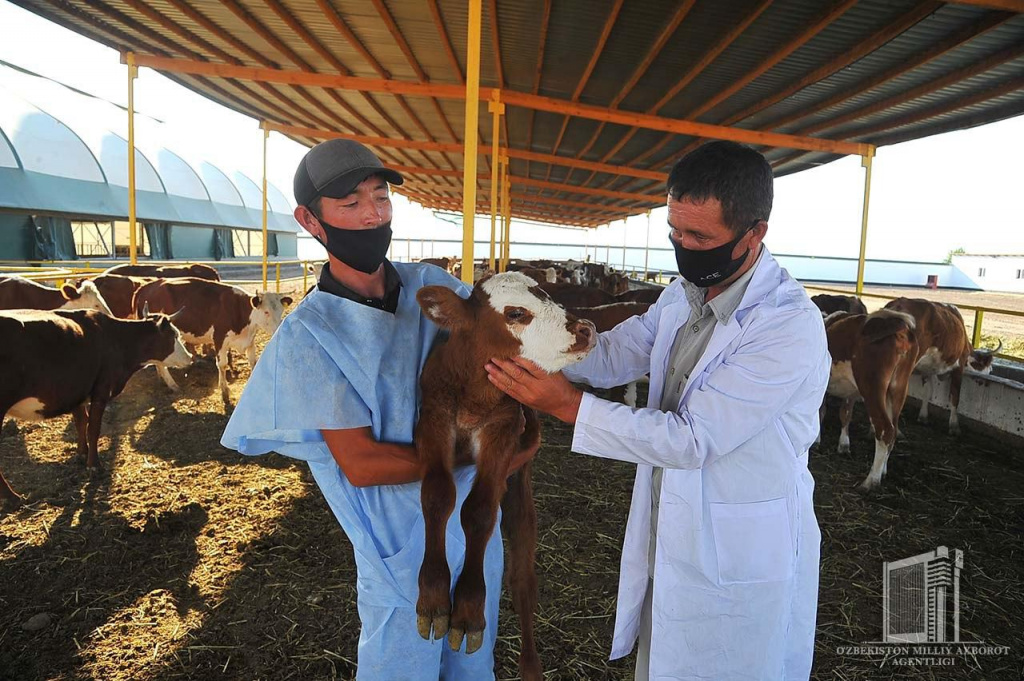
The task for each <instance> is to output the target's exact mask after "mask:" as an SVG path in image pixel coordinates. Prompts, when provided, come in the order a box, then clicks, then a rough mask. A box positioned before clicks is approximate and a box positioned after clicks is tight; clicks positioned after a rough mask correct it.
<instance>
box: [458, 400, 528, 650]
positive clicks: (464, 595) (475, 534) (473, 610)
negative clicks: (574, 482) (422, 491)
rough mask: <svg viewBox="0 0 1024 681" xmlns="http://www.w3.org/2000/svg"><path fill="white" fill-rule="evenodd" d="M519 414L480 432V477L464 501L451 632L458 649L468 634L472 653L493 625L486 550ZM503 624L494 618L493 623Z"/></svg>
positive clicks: (515, 443) (468, 646)
mask: <svg viewBox="0 0 1024 681" xmlns="http://www.w3.org/2000/svg"><path fill="white" fill-rule="evenodd" d="M516 416H517V418H516V421H515V422H514V423H509V422H508V421H500V422H497V423H495V424H492V425H491V426H490V427H488V428H485V429H484V430H483V431H482V432H481V433H480V451H479V453H478V455H477V464H476V467H477V474H476V480H475V481H474V482H473V489H472V490H470V492H469V496H468V497H467V498H466V501H465V503H464V504H463V505H462V529H463V531H464V532H465V534H466V560H465V563H463V567H462V574H460V575H459V580H458V582H457V583H456V584H455V598H454V603H453V604H452V619H451V629H450V630H449V632H448V645H450V646H451V647H452V650H459V649H460V648H461V647H462V639H463V637H465V639H466V652H467V653H475V652H476V651H477V650H479V649H480V647H481V646H482V645H483V641H484V628H485V627H486V626H487V623H486V621H485V617H484V606H485V605H486V600H487V585H486V583H485V582H484V554H485V551H486V549H487V542H488V540H489V539H490V537H491V533H492V532H493V531H494V525H495V523H496V521H497V518H498V505H499V503H500V502H501V497H502V495H503V494H504V492H505V479H506V478H507V477H508V467H509V464H510V463H511V461H512V455H513V454H514V452H515V449H516V446H517V445H518V438H512V437H509V434H510V433H515V432H516V431H517V430H518V427H517V426H518V416H519V415H518V414H516ZM497 624H498V623H497V622H491V626H497Z"/></svg>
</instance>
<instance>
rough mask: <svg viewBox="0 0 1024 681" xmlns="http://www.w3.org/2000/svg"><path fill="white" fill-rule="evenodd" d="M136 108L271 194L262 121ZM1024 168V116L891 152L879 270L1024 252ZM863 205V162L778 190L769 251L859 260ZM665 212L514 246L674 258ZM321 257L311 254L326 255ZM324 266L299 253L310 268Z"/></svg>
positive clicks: (15, 15) (89, 46)
mask: <svg viewBox="0 0 1024 681" xmlns="http://www.w3.org/2000/svg"><path fill="white" fill-rule="evenodd" d="M0 37H2V40H0V60H2V61H6V62H8V63H11V64H15V65H17V66H20V67H22V68H25V69H28V70H30V71H34V72H36V73H39V74H41V75H44V76H47V77H49V78H53V79H55V80H59V81H61V82H63V83H65V84H67V85H71V86H73V87H76V88H79V89H81V90H84V91H86V92H88V93H90V94H93V95H96V96H98V97H102V98H104V99H107V100H110V101H112V102H114V103H117V104H120V105H126V104H127V98H128V95H127V67H126V66H123V65H121V64H120V59H119V55H118V53H117V52H116V51H114V50H112V49H109V48H107V47H104V46H102V45H100V44H99V43H96V42H93V41H91V40H89V39H87V38H85V37H83V36H80V35H78V34H76V33H73V32H71V31H69V30H67V29H64V28H62V27H60V26H58V25H56V24H53V23H51V22H49V21H47V20H45V19H43V18H41V17H38V16H36V15H34V14H32V13H31V12H28V11H26V10H23V9H21V8H19V7H16V6H14V5H12V4H10V3H8V2H6V0H0ZM40 46H45V49H41V47H40ZM135 107H136V110H137V111H138V112H140V113H141V114H145V115H147V116H150V117H153V118H155V119H158V120H160V121H162V122H163V123H165V124H166V125H165V126H162V128H163V129H164V130H165V131H167V132H166V133H165V134H166V136H167V138H168V140H169V144H168V146H169V148H171V149H173V150H175V151H178V150H180V151H182V152H184V153H185V154H187V156H188V157H193V156H195V155H199V156H200V157H201V158H205V159H207V160H209V161H211V162H212V163H214V164H215V165H219V166H221V167H222V168H224V169H225V170H227V169H233V168H237V169H240V170H242V171H243V172H245V173H246V174H247V175H249V176H250V177H252V178H253V179H255V180H257V182H258V181H259V178H260V177H261V175H262V132H261V131H260V130H259V127H258V122H257V121H256V120H254V119H252V118H249V117H247V116H244V115H242V114H239V113H236V112H234V111H232V110H230V109H228V108H226V107H223V106H221V105H219V104H216V103H214V102H212V101H210V100H207V99H205V98H203V97H202V96H200V95H198V94H196V93H194V92H192V91H191V90H188V89H187V88H184V87H182V86H180V85H178V84H176V83H174V82H173V81H171V80H170V79H168V78H166V77H164V76H162V75H160V74H159V73H156V72H154V71H152V70H150V69H146V68H143V69H140V73H139V78H138V80H137V81H136V87H135ZM304 152H305V148H304V147H303V146H302V145H300V144H298V143H296V142H293V141H291V140H289V139H287V138H285V137H283V136H281V135H279V134H277V133H271V135H270V140H269V143H268V172H267V175H268V178H269V180H270V182H271V183H273V184H274V185H276V186H277V187H278V188H279V189H280V190H281V191H282V193H284V194H285V196H287V197H288V199H289V200H291V199H292V197H291V186H292V176H293V173H294V170H295V167H296V165H297V164H298V161H299V159H301V158H302V155H303V153H304ZM1022 155H1024V116H1019V117H1017V118H1014V119H1010V120H1007V121H1002V122H999V123H993V124H990V125H986V126H982V127H979V128H974V129H971V130H964V131H959V132H952V133H947V134H943V135H936V136H934V137H929V138H925V139H922V140H916V141H913V142H905V143H903V144H898V145H893V146H887V147H881V148H879V149H878V151H877V154H876V156H875V160H874V168H873V174H872V183H871V193H870V210H869V233H868V246H867V257H868V258H874V259H891V260H913V261H932V262H936V261H942V260H944V259H945V258H946V256H947V255H948V254H949V252H950V251H952V250H954V249H957V248H962V249H964V250H966V251H967V252H969V253H1024V199H1022V194H1024V192H1022V189H1024V172H1022V171H1021V167H1020V159H1021V157H1022ZM863 196H864V170H863V169H862V168H861V165H860V158H859V157H848V158H844V159H841V160H839V161H836V162H833V163H830V164H827V165H824V166H821V167H819V168H816V169H813V170H808V171H804V172H801V173H797V174H795V175H789V176H786V177H783V178H779V179H777V180H776V182H775V203H774V209H773V212H772V216H771V219H770V220H769V231H768V235H767V237H766V239H765V243H766V244H767V245H768V247H769V248H770V249H771V250H772V251H773V252H775V253H785V254H793V255H819V256H826V255H828V256H840V257H856V256H857V251H858V248H859V242H860V225H861V212H862V202H863ZM394 204H395V213H394V218H393V221H392V228H393V230H394V232H395V237H396V239H403V238H414V239H419V238H426V239H429V238H431V237H434V238H435V239H455V238H459V237H460V235H461V229H460V228H459V227H458V226H456V225H453V224H450V223H448V222H444V221H441V220H437V219H435V217H434V215H433V214H432V213H431V212H430V211H427V210H424V209H422V208H420V207H419V206H417V205H416V204H412V203H410V202H408V201H406V200H405V199H404V198H402V197H398V196H396V197H395V200H394ZM665 213H666V211H665V209H664V208H661V209H657V210H655V211H653V212H652V214H651V217H650V220H648V218H647V217H645V216H637V217H633V218H630V219H629V220H628V221H621V220H620V221H617V222H615V223H612V224H611V225H609V226H606V227H600V228H598V229H596V230H593V231H589V232H588V231H586V230H579V229H563V228H557V227H551V226H537V225H533V224H531V223H524V222H519V221H515V220H514V221H513V225H512V240H513V242H515V241H521V242H545V243H556V242H572V243H589V244H591V245H595V244H600V245H605V244H611V245H612V246H613V247H614V246H616V245H617V246H619V247H620V249H621V245H622V244H623V243H626V244H628V245H629V246H631V247H641V248H642V247H643V246H644V244H645V243H646V242H647V241H648V239H649V240H650V244H651V246H652V247H654V246H658V247H668V241H667V234H668V228H667V227H666V218H665ZM476 225H477V227H476V230H477V232H476V233H477V238H478V239H481V238H483V234H484V233H485V232H486V233H488V234H489V232H490V220H489V217H488V218H482V217H480V216H478V217H477V219H476ZM648 225H650V227H649V228H648ZM648 229H650V233H649V234H648ZM304 248H310V246H308V245H307V246H304ZM318 248H319V247H318V246H316V245H315V244H314V245H313V246H312V249H313V250H314V251H315V250H317V249H318ZM514 253H515V251H514ZM620 253H621V250H620ZM443 254H444V253H440V252H438V253H437V255H443ZM312 255H313V253H312V252H309V251H307V252H306V253H301V252H300V256H303V257H306V256H309V257H312ZM613 261H614V258H613Z"/></svg>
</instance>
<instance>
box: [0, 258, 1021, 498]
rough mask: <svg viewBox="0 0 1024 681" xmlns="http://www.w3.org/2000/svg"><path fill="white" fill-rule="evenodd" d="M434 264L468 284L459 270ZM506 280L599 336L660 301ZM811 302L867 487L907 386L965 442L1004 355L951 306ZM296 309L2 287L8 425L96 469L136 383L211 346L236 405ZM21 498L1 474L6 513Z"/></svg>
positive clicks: (193, 271)
mask: <svg viewBox="0 0 1024 681" xmlns="http://www.w3.org/2000/svg"><path fill="white" fill-rule="evenodd" d="M425 262H428V263H430V264H434V265H437V266H439V267H442V268H444V269H446V270H447V271H449V272H451V273H453V274H455V275H456V276H459V275H461V264H460V263H459V262H458V261H457V260H455V259H449V258H437V259H434V258H431V259H426V260H425ZM508 269H509V270H511V271H518V272H521V273H522V274H524V275H526V276H527V277H529V278H530V279H532V280H534V281H536V282H537V287H538V288H539V289H540V290H543V291H544V292H545V293H546V294H547V295H548V296H549V297H550V298H551V299H552V300H554V301H555V302H556V303H558V304H559V305H561V306H563V307H564V308H566V310H567V311H569V312H570V313H571V314H572V315H575V316H576V317H578V318H581V319H588V320H590V321H591V322H593V324H594V326H595V328H596V330H597V331H598V332H602V331H607V330H609V329H612V328H614V327H615V326H616V325H618V324H619V323H621V322H623V321H625V320H626V319H629V318H630V317H633V316H635V315H639V314H643V313H644V312H646V311H647V310H648V308H649V307H650V306H651V305H653V304H654V303H655V302H656V301H657V298H658V295H659V293H660V291H661V290H662V289H661V288H660V287H643V288H635V289H630V286H629V279H628V278H627V276H626V275H625V274H623V273H621V272H616V271H614V270H612V269H611V268H609V267H606V266H605V265H602V264H597V263H590V262H578V261H571V260H570V261H565V262H556V261H551V260H532V261H512V262H511V263H509V266H508ZM486 274H488V271H487V267H486V263H484V264H477V265H476V266H475V272H474V275H475V278H476V279H478V280H479V279H480V278H482V277H484V276H485V275H486ZM812 300H813V301H814V303H815V304H816V305H817V306H818V307H819V309H820V310H821V313H822V318H823V320H824V324H825V329H826V335H827V338H828V348H829V353H830V354H831V356H832V372H831V377H830V380H829V385H828V395H831V396H833V397H835V398H838V399H839V401H840V404H841V407H840V420H841V424H842V431H841V434H840V438H839V443H838V451H839V452H848V451H849V450H850V436H849V424H850V420H851V418H852V414H853V405H854V403H855V402H857V401H863V403H864V406H865V408H866V411H867V414H868V418H869V420H870V425H871V428H872V431H873V433H874V438H875V456H874V461H873V463H872V466H871V470H870V473H869V474H868V476H867V478H866V479H865V480H864V482H863V483H862V484H861V488H862V489H863V490H865V491H870V490H872V489H875V488H877V487H878V486H879V485H880V484H881V481H882V477H883V476H884V475H885V471H886V463H887V459H888V456H889V454H890V452H891V451H892V449H893V447H894V445H895V444H896V438H897V435H898V427H899V425H898V415H899V413H900V411H901V410H902V407H903V404H904V401H905V399H906V397H907V391H908V387H909V381H910V377H911V374H912V373H917V374H919V375H920V376H921V378H922V379H923V380H924V381H925V382H926V383H927V384H928V385H929V390H930V391H931V392H934V390H935V389H936V386H937V385H938V377H939V376H942V375H948V376H949V390H950V394H949V404H950V409H949V412H950V417H949V430H950V433H951V434H956V433H957V432H958V430H959V424H958V418H957V408H958V404H959V398H960V387H961V383H962V380H963V374H964V371H965V370H967V371H974V372H979V373H988V372H990V371H991V369H992V360H993V356H994V355H995V353H997V352H998V351H999V348H996V349H995V350H986V349H980V348H974V347H972V345H971V343H970V341H969V339H968V337H967V333H966V329H965V326H964V321H963V318H962V316H961V315H960V312H959V311H958V310H957V308H956V307H955V306H953V305H949V304H944V303H935V302H930V301H926V300H922V299H911V298H898V299H896V300H893V301H890V302H889V303H888V304H887V305H886V306H885V307H884V308H882V309H880V310H878V311H876V312H873V313H871V314H868V313H867V309H866V308H865V306H864V304H863V303H862V302H861V301H860V300H859V299H858V298H856V297H853V296H842V295H827V294H822V295H816V296H814V297H813V298H812ZM291 303H292V299H291V298H290V297H289V296H287V295H281V294H277V293H258V294H250V293H248V292H246V291H244V290H243V289H241V288H239V287H237V286H231V285H228V284H225V283H222V282H221V281H220V277H219V275H218V273H217V271H216V270H215V269H213V268H212V267H208V266H206V265H198V264H192V265H167V266H160V265H118V266H116V267H112V268H110V269H109V270H107V271H105V272H103V273H102V274H100V275H98V276H94V277H90V278H86V279H82V280H80V281H76V282H68V283H64V284H63V285H62V286H60V287H59V288H52V287H49V286H44V285H42V284H38V283H35V282H33V281H29V280H27V279H24V278H22V277H19V276H7V277H3V276H0V377H2V380H0V415H2V416H3V418H4V419H6V417H13V418H15V419H23V420H41V419H47V418H52V417H55V416H58V415H63V414H69V413H70V414H71V415H72V416H73V417H74V423H75V428H76V432H77V439H78V444H77V447H78V454H79V455H80V456H82V457H83V458H84V459H85V463H86V465H87V466H97V465H98V464H99V459H98V455H97V451H96V448H97V441H98V439H99V433H100V426H101V422H102V417H103V411H104V409H105V408H106V406H107V404H108V403H109V402H110V400H112V399H114V398H115V397H116V396H117V395H118V394H120V392H121V391H122V390H123V389H124V387H125V384H126V383H127V382H128V380H129V379H130V378H131V376H132V375H133V374H134V373H135V372H136V371H138V370H139V369H141V368H142V367H144V366H148V365H153V366H155V367H156V370H157V372H158V373H159V375H160V377H161V378H162V379H163V381H164V382H165V383H166V385H167V386H168V388H169V389H171V390H177V389H178V386H177V384H176V382H175V380H174V378H173V377H172V376H171V373H170V371H169V369H172V368H184V367H186V366H188V365H189V363H190V362H191V361H192V353H190V351H189V350H188V349H186V346H185V344H184V343H188V344H190V345H192V346H194V347H200V346H211V347H212V348H213V354H214V356H215V359H216V365H217V370H218V387H219V389H220V391H221V395H222V397H223V399H224V401H225V403H228V402H229V394H228V382H227V375H228V368H229V351H231V350H234V351H235V352H238V353H244V354H245V355H246V358H247V359H248V361H249V363H250V365H254V364H255V361H256V346H255V336H256V332H257V330H261V331H263V332H264V333H266V334H267V335H272V334H273V333H274V331H275V330H276V329H277V327H278V326H279V325H280V323H281V318H282V314H283V312H284V309H285V307H286V306H288V305H290V304H291ZM1000 347H1001V346H1000ZM616 398H617V399H620V400H621V401H623V402H625V403H626V404H629V405H631V406H635V405H636V386H635V385H630V386H623V387H622V388H621V389H620V390H619V391H618V394H617V395H616ZM927 414H928V400H922V404H921V410H920V412H919V415H918V416H919V419H920V420H926V419H927ZM821 417H822V419H824V417H825V403H824V402H823V403H822V407H821ZM19 500H20V497H19V496H18V495H17V494H16V493H15V492H14V490H12V489H11V487H10V486H9V485H8V484H7V482H6V480H5V479H4V478H3V475H2V473H0V502H6V503H17V502H18V501H19Z"/></svg>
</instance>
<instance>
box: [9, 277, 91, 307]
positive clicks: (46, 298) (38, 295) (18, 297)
mask: <svg viewBox="0 0 1024 681" xmlns="http://www.w3.org/2000/svg"><path fill="white" fill-rule="evenodd" d="M0 310H97V311H99V312H102V313H104V314H108V315H109V314H111V312H110V308H109V307H108V306H107V301H105V300H104V299H103V295H102V294H101V293H100V292H99V289H97V288H96V286H95V285H94V284H92V283H91V282H88V281H86V282H83V283H82V284H81V285H80V286H78V287H77V288H76V287H75V286H74V285H73V284H64V285H63V286H61V287H60V288H50V287H49V286H43V285H42V284H37V283H36V282H34V281H29V280H28V279H24V278H22V277H17V276H15V277H8V278H7V279H3V280H0Z"/></svg>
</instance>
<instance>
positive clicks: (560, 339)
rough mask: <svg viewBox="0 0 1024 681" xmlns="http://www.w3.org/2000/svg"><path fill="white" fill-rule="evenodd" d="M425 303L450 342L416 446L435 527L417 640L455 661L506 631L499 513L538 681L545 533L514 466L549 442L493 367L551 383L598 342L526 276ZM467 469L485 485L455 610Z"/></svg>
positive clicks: (428, 389) (428, 515)
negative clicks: (537, 620) (448, 549)
mask: <svg viewBox="0 0 1024 681" xmlns="http://www.w3.org/2000/svg"><path fill="white" fill-rule="evenodd" d="M416 298H417V300H418V301H419V304H420V307H421V308H422V309H423V313H424V315H425V316H426V317H427V318H429V319H431V320H433V321H434V322H435V323H436V324H437V325H438V326H440V327H442V328H443V329H447V330H448V331H449V333H450V336H449V338H448V340H447V341H446V342H444V343H442V344H439V345H438V346H437V347H436V348H435V349H434V350H433V352H432V353H431V355H430V357H429V358H428V359H427V362H426V364H425V366H424V367H423V374H422V375H421V377H420V385H421V388H422V391H423V403H422V407H421V409H420V418H419V421H418V422H417V425H416V432H415V434H414V440H415V444H416V450H417V453H418V455H419V457H420V460H421V461H422V463H423V484H422V492H421V494H422V502H423V515H424V521H425V526H426V549H425V552H424V556H423V564H422V566H421V568H420V573H419V600H418V602H417V604H416V612H417V615H418V618H417V619H418V626H419V632H420V635H421V636H423V637H424V638H427V639H429V638H430V635H431V631H433V635H434V638H440V637H441V636H443V635H445V634H446V633H447V634H448V643H449V645H450V646H451V647H452V648H453V649H455V650H458V649H459V648H460V647H461V645H462V641H463V638H465V640H466V652H467V653H473V652H476V651H477V650H478V649H479V648H480V646H481V645H482V642H483V631H484V628H485V626H492V627H493V626H497V622H490V623H488V622H485V621H484V605H485V600H486V591H485V588H484V572H483V564H484V549H485V548H486V546H487V541H488V538H489V537H490V536H491V533H492V531H493V530H494V524H495V520H496V518H497V513H498V505H499V503H500V504H501V507H502V514H503V519H502V526H503V528H504V529H505V530H506V534H507V536H508V544H509V554H510V564H509V565H508V566H507V567H506V571H507V574H508V578H509V587H510V591H511V595H512V602H513V604H514V605H515V609H516V612H517V613H518V614H519V621H520V626H521V633H522V647H521V650H520V658H519V667H520V672H521V675H522V677H523V679H529V680H531V681H532V680H535V679H540V678H541V666H540V660H539V658H538V657H537V650H536V644H535V642H534V638H533V612H534V609H535V607H536V603H537V578H536V574H535V568H534V553H535V550H536V541H537V521H536V512H535V510H534V507H533V497H532V493H531V488H530V465H529V464H527V465H525V466H523V468H521V469H520V470H519V471H518V472H517V473H516V474H515V475H513V476H512V478H511V479H509V467H510V464H511V462H512V458H513V456H514V455H515V454H516V452H517V451H520V449H522V448H524V447H523V445H524V440H525V441H529V440H531V439H532V440H534V442H537V441H539V437H540V433H539V428H538V426H537V422H536V415H535V414H533V412H532V411H531V410H528V409H527V410H525V411H524V408H523V407H522V405H520V404H519V403H518V402H516V401H515V400H514V399H512V398H511V397H509V396H507V395H506V394H505V393H503V392H501V391H500V390H498V389H497V388H495V387H494V386H493V385H491V383H490V381H488V379H487V374H486V372H485V370H484V365H485V364H487V362H488V361H489V360H490V359H491V358H502V359H510V358H512V357H516V356H522V357H525V358H526V359H529V360H532V361H533V362H534V363H536V364H537V365H538V366H540V367H541V368H542V369H543V370H545V371H548V372H555V371H559V370H561V369H562V368H564V367H566V366H568V365H570V364H573V363H575V362H578V361H579V360H581V359H583V357H585V356H586V354H587V353H588V352H590V350H591V349H592V348H593V346H594V343H595V340H596V337H597V333H596V331H595V330H594V326H593V325H592V324H591V323H590V322H587V321H582V320H578V319H576V318H575V317H573V316H572V315H571V314H568V313H567V312H566V311H565V310H563V309H562V308H560V307H559V306H558V305H557V304H556V303H555V302H554V301H552V300H551V298H550V297H548V296H547V295H546V294H545V293H543V291H541V290H540V289H539V287H538V286H537V283H536V282H535V281H533V280H532V279H530V278H529V277H527V276H525V275H523V274H520V273H518V272H506V273H504V274H498V275H495V276H492V277H488V278H487V279H484V280H482V281H481V282H479V283H478V284H477V285H476V286H475V287H474V288H473V292H472V294H471V295H470V297H469V298H468V299H466V300H464V299H462V298H460V297H459V296H458V295H457V294H456V293H454V292H453V291H452V290H451V289H448V288H445V287H442V286H427V287H424V288H422V289H420V290H419V292H417V294H416ZM464 457H470V458H472V459H473V460H475V461H476V468H477V475H476V480H475V482H474V483H473V489H472V490H471V491H470V493H469V496H468V497H467V498H466V501H465V503H464V504H463V506H462V527H463V530H464V531H465V533H466V558H465V562H464V565H463V569H462V573H461V575H460V576H459V579H458V582H457V583H456V586H455V595H454V603H453V602H452V599H450V598H449V589H450V585H451V571H450V569H449V566H448V562H447V559H446V557H445V527H446V525H447V522H448V517H449V516H450V515H451V513H452V510H453V509H454V507H455V484H454V482H453V481H452V466H453V465H454V463H455V461H456V460H457V459H462V458H464Z"/></svg>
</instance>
